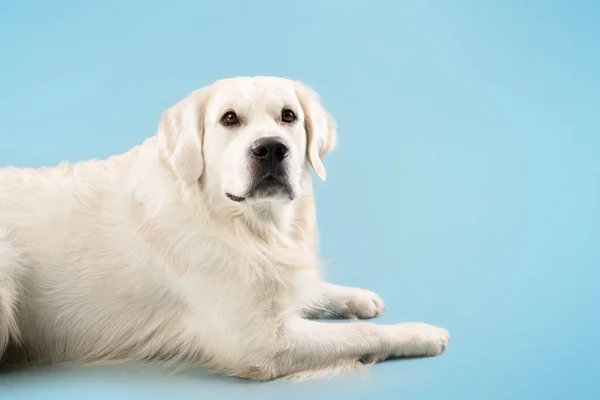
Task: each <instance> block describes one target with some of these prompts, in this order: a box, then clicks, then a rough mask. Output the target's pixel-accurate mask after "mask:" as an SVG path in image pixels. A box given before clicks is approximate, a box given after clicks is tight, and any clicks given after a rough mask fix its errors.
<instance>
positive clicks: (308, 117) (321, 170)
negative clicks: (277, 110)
mask: <svg viewBox="0 0 600 400" xmlns="http://www.w3.org/2000/svg"><path fill="white" fill-rule="evenodd" d="M296 95H297V96H298V99H299V101H300V105H301V106H302V109H303V111H304V121H305V122H304V123H305V129H306V136H307V137H306V140H307V145H306V157H307V159H308V162H309V163H310V165H311V166H312V167H313V169H314V170H315V172H316V173H317V175H319V178H321V180H323V181H324V180H325V178H326V173H325V166H324V165H323V161H322V159H323V157H324V156H325V154H327V153H328V152H330V151H331V150H333V149H334V148H335V146H336V145H337V132H336V126H335V121H334V120H333V118H332V117H331V115H330V114H329V113H328V112H327V110H325V108H324V107H323V105H322V104H321V102H320V100H319V96H318V95H317V93H315V92H314V91H313V90H312V89H310V88H309V87H308V86H306V85H304V84H302V83H300V82H296Z"/></svg>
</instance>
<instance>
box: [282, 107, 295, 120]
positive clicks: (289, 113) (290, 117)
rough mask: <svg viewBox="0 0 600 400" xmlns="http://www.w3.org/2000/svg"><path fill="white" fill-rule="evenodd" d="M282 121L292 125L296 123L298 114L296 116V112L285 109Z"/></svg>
mask: <svg viewBox="0 0 600 400" xmlns="http://www.w3.org/2000/svg"><path fill="white" fill-rule="evenodd" d="M281 120H282V121H283V122H285V123H286V124H291V123H292V122H294V121H296V114H294V112H293V111H292V110H290V109H289V108H284V109H283V110H282V111H281Z"/></svg>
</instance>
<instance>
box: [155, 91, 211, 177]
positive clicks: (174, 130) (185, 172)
mask: <svg viewBox="0 0 600 400" xmlns="http://www.w3.org/2000/svg"><path fill="white" fill-rule="evenodd" d="M208 98H209V91H208V88H203V89H199V90H197V91H195V92H192V93H190V94H189V95H188V96H187V97H186V98H185V99H183V100H181V101H180V102H179V103H177V104H175V105H174V106H173V107H171V108H169V109H167V110H166V111H165V112H163V114H162V117H161V119H160V123H159V126H158V134H157V136H158V147H159V151H160V154H161V156H162V157H164V160H165V161H166V162H167V165H168V166H169V167H170V168H171V170H172V171H173V173H174V174H175V176H176V177H177V179H179V180H180V181H181V182H183V183H184V184H185V185H186V186H187V185H194V184H196V183H197V182H198V179H199V178H200V176H201V175H202V171H203V169H204V161H203V156H202V142H203V138H204V111H205V109H206V105H207V103H208Z"/></svg>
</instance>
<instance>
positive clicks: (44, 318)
mask: <svg viewBox="0 0 600 400" xmlns="http://www.w3.org/2000/svg"><path fill="white" fill-rule="evenodd" d="M335 135H336V133H335V127H334V124H333V121H332V119H331V118H330V117H329V115H328V114H327V113H326V111H325V110H324V109H323V108H322V106H321V104H320V103H319V101H318V99H317V97H316V95H315V94H314V93H313V92H312V91H311V90H310V89H308V88H307V87H306V86H304V85H302V84H300V83H298V82H293V81H288V80H285V79H281V78H261V77H257V78H235V79H226V80H221V81H218V82H216V83H215V84H213V85H211V86H209V87H207V88H204V89H201V90H199V91H196V92H193V93H192V94H190V96H188V97H187V98H186V99H184V100H183V101H182V102H180V103H178V104H177V105H175V106H174V107H173V108H171V109H169V110H167V111H166V112H165V114H164V115H163V117H162V119H161V123H160V126H159V130H158V134H157V135H156V137H153V138H150V139H148V140H147V141H146V142H144V143H143V144H142V145H140V146H138V147H136V148H134V149H133V150H131V151H129V152H127V153H125V154H122V155H119V156H115V157H112V158H109V159H107V160H101V161H95V160H93V161H87V162H82V163H78V164H75V165H60V166H58V167H56V168H40V169H21V168H4V169H1V170H0V355H1V354H3V356H2V358H3V359H4V361H7V362H34V363H52V364H56V363H72V362H97V361H111V360H144V359H149V358H153V359H159V360H164V361H169V362H177V363H187V364H198V365H199V364H201V365H204V366H206V367H208V368H211V369H213V370H216V371H219V372H222V373H226V374H230V375H235V376H239V377H245V378H250V379H260V380H265V379H274V378H279V377H303V376H308V375H315V374H322V373H328V372H335V371H340V370H345V369H351V368H353V367H354V366H356V365H358V363H359V362H360V361H369V362H374V361H378V360H383V359H386V358H388V357H395V356H430V355H437V354H440V353H441V352H442V351H443V349H444V348H445V346H446V344H447V343H448V333H447V332H446V331H445V330H443V329H440V328H436V327H433V326H430V325H426V324H421V323H406V324H398V325H393V326H381V325H375V324H371V323H367V322H352V323H348V324H330V323H326V322H319V321H314V320H310V319H307V318H304V317H308V316H319V315H320V314H321V313H322V312H323V311H325V310H326V311H330V312H331V313H333V314H336V315H338V316H340V317H344V318H351V319H354V318H371V317H374V316H376V315H378V314H379V313H380V312H382V311H383V308H384V307H383V302H382V301H381V299H379V297H378V296H377V295H375V294H374V293H372V292H370V291H367V290H362V289H355V288H345V287H340V286H336V285H332V284H328V283H325V282H323V281H322V280H321V278H320V274H319V269H320V265H319V260H318V255H317V228H316V215H315V208H314V200H313V197H312V183H311V180H310V170H309V165H312V166H313V168H314V169H315V171H316V172H317V174H318V175H319V176H321V178H324V174H325V170H324V168H323V165H322V162H321V157H322V156H323V155H324V154H325V153H326V152H327V151H329V150H331V149H332V148H333V146H334V145H335V142H336V136H335Z"/></svg>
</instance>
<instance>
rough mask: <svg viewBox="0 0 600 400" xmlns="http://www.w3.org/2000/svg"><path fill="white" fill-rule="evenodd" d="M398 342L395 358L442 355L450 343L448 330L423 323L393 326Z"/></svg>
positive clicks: (395, 348)
mask: <svg viewBox="0 0 600 400" xmlns="http://www.w3.org/2000/svg"><path fill="white" fill-rule="evenodd" d="M392 329H393V330H394V333H393V336H394V338H395V341H396V345H395V346H394V350H393V355H394V356H395V357H432V356H437V355H440V354H442V353H443V352H444V350H445V349H446V346H448V343H450V334H449V333H448V331H447V330H446V329H443V328H439V327H437V326H433V325H428V324H424V323H421V322H409V323H403V324H398V325H394V326H392Z"/></svg>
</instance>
